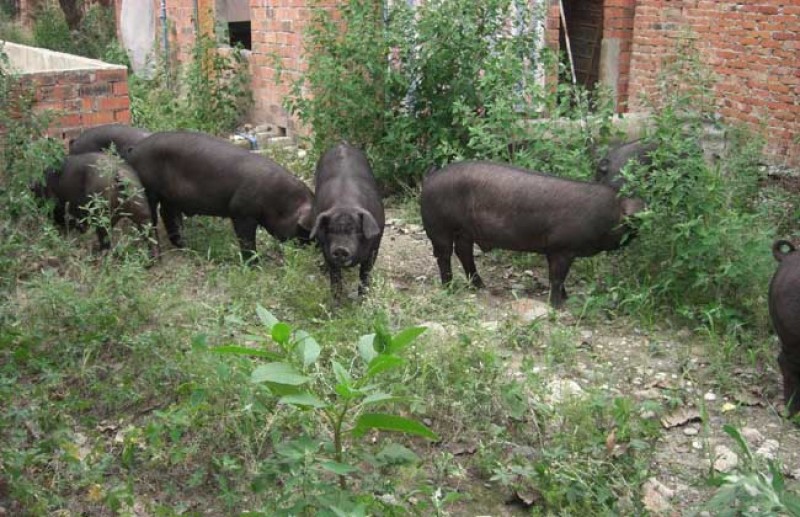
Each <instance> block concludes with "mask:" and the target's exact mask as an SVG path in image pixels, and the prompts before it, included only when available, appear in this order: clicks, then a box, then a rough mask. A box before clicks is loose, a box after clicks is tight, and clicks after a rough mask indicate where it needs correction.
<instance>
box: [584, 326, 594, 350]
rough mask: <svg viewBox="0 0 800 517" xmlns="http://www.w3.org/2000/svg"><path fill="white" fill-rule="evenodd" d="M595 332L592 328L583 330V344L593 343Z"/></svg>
mask: <svg viewBox="0 0 800 517" xmlns="http://www.w3.org/2000/svg"><path fill="white" fill-rule="evenodd" d="M593 338H594V332H592V331H591V330H581V345H583V346H587V345H591V344H592V339H593Z"/></svg>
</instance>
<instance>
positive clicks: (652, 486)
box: [642, 478, 675, 514]
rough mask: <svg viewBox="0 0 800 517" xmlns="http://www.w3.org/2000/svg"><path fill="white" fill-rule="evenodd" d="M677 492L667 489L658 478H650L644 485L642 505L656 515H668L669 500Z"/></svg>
mask: <svg viewBox="0 0 800 517" xmlns="http://www.w3.org/2000/svg"><path fill="white" fill-rule="evenodd" d="M673 495H675V491H674V490H671V489H669V488H668V487H666V486H665V485H664V484H663V483H661V482H660V481H659V480H657V479H656V478H650V479H648V480H647V481H645V482H644V485H642V504H644V507H645V509H647V510H648V511H650V512H652V513H654V514H661V513H667V512H668V511H669V509H670V504H669V499H670V498H672V496H673Z"/></svg>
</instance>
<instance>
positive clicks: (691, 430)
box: [683, 427, 700, 436]
mask: <svg viewBox="0 0 800 517" xmlns="http://www.w3.org/2000/svg"><path fill="white" fill-rule="evenodd" d="M699 432H700V431H699V430H698V429H697V428H696V427H687V428H686V429H684V430H683V434H685V435H686V436H697V433H699Z"/></svg>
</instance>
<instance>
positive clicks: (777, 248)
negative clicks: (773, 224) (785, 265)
mask: <svg viewBox="0 0 800 517" xmlns="http://www.w3.org/2000/svg"><path fill="white" fill-rule="evenodd" d="M784 248H786V250H784ZM793 251H794V245H793V244H792V243H791V242H789V241H785V240H782V239H781V240H777V241H775V243H774V244H773V245H772V256H773V257H775V260H777V261H778V262H780V261H782V260H783V259H785V258H786V256H787V255H788V254H789V253H792V252H793Z"/></svg>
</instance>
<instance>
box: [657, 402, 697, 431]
mask: <svg viewBox="0 0 800 517" xmlns="http://www.w3.org/2000/svg"><path fill="white" fill-rule="evenodd" d="M701 420H702V418H700V411H698V410H697V408H689V407H682V408H678V409H676V410H675V411H673V412H672V413H670V414H669V415H666V416H665V417H663V418H662V419H661V425H662V426H664V429H672V428H673V427H680V426H682V425H686V424H688V423H689V422H700V421H701Z"/></svg>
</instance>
